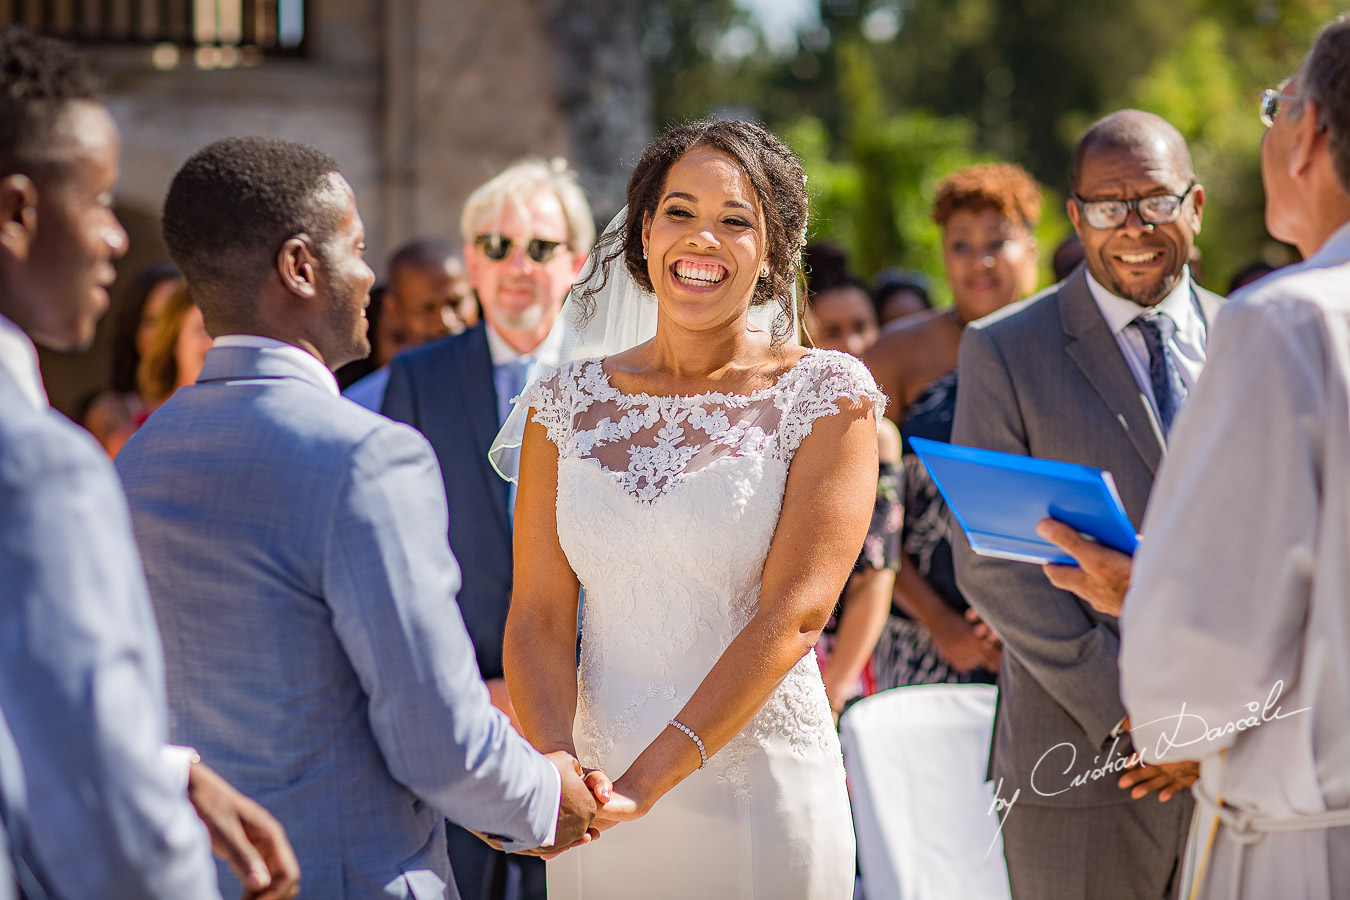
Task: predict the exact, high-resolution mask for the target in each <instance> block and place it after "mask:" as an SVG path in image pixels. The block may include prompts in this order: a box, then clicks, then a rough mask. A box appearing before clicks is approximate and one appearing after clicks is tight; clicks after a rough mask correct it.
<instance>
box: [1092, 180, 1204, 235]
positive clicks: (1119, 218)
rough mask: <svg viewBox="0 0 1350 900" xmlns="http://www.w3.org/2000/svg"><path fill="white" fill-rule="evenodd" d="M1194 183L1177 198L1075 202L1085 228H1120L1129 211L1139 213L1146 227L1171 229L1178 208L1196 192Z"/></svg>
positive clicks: (1128, 215)
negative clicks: (1088, 226) (1160, 226)
mask: <svg viewBox="0 0 1350 900" xmlns="http://www.w3.org/2000/svg"><path fill="white" fill-rule="evenodd" d="M1195 186H1196V182H1194V181H1192V182H1191V186H1190V187H1188V188H1186V190H1185V191H1183V192H1182V193H1180V194H1151V195H1149V196H1147V197H1139V198H1138V199H1136V200H1084V199H1083V198H1082V197H1080V196H1078V195H1077V194H1074V195H1073V199H1074V202H1075V203H1077V204H1078V208H1079V209H1081V210H1082V211H1083V218H1084V219H1086V220H1087V223H1088V225H1090V226H1091V227H1093V228H1096V229H1099V230H1105V229H1107V228H1119V227H1120V226H1122V225H1124V224H1125V220H1126V219H1128V218H1129V217H1130V211H1131V210H1133V211H1135V212H1137V213H1139V219H1140V221H1142V222H1143V223H1144V224H1145V225H1171V224H1172V223H1173V222H1175V221H1176V220H1177V219H1179V218H1181V206H1182V204H1183V203H1185V202H1186V198H1187V197H1189V196H1190V195H1191V191H1193V190H1195Z"/></svg>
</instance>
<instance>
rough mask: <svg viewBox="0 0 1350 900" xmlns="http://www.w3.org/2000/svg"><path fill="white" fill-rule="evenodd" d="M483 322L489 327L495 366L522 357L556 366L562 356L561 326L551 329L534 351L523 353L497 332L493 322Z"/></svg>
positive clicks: (490, 348) (488, 338) (489, 350)
mask: <svg viewBox="0 0 1350 900" xmlns="http://www.w3.org/2000/svg"><path fill="white" fill-rule="evenodd" d="M561 320H562V315H561V314H559V316H558V319H557V321H561ZM483 324H484V325H485V326H486V327H487V341H488V352H489V353H491V354H492V365H493V366H504V365H506V364H507V363H510V362H515V361H516V360H518V359H521V358H522V357H523V358H525V359H529V360H538V361H539V362H541V363H543V364H544V365H546V366H556V365H557V364H558V359H559V358H560V357H561V356H562V339H563V330H562V328H561V327H554V328H551V329H549V332H548V337H546V338H544V340H543V342H542V343H541V344H540V345H539V346H538V347H535V348H534V352H533V353H521V352H520V351H518V350H516V348H515V347H512V346H511V345H510V344H508V343H507V342H506V338H504V337H502V336H501V335H500V334H498V333H497V329H495V328H493V327H492V323H491V322H488V321H486V320H484V322H483ZM555 324H556V323H555Z"/></svg>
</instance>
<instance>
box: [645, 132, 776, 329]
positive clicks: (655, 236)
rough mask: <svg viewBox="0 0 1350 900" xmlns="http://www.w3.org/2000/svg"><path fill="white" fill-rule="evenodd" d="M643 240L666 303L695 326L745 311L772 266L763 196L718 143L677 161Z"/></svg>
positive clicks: (663, 304) (710, 324)
mask: <svg viewBox="0 0 1350 900" xmlns="http://www.w3.org/2000/svg"><path fill="white" fill-rule="evenodd" d="M642 244H643V248H644V249H645V250H646V251H647V273H648V275H649V276H650V277H651V280H652V288H653V290H654V291H655V292H656V296H657V298H658V300H659V301H660V303H661V307H662V309H663V310H664V311H665V312H666V313H667V314H668V315H670V316H673V317H674V318H675V319H676V320H677V321H679V322H680V323H681V324H682V325H685V326H686V327H689V328H694V329H702V328H708V327H713V326H716V325H720V324H724V323H726V322H729V321H732V320H734V319H736V318H738V317H740V316H743V315H744V314H745V311H746V310H747V309H748V308H749V306H750V300H751V297H752V295H753V294H754V291H755V282H756V280H757V279H758V278H759V277H760V275H761V274H762V273H764V272H765V271H766V263H765V261H764V244H765V238H764V216H763V213H762V212H761V208H760V203H759V197H758V196H757V195H756V193H755V189H754V186H753V185H751V183H750V178H749V177H748V176H747V175H746V174H745V171H744V170H743V169H742V168H741V167H740V165H739V164H737V162H736V161H735V160H734V159H732V158H731V157H730V156H728V155H727V154H725V153H722V152H721V151H719V150H714V149H712V148H711V147H695V148H693V149H692V150H690V151H689V152H688V153H685V154H684V155H683V156H681V157H680V158H679V159H677V160H676V161H675V163H674V164H673V165H672V166H671V167H670V171H669V172H668V173H667V174H666V183H665V186H664V188H663V189H662V191H661V196H660V199H659V200H658V201H657V204H656V211H655V212H654V213H649V214H647V216H646V218H645V219H644V221H643V229H642Z"/></svg>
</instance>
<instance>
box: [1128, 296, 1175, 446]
mask: <svg viewBox="0 0 1350 900" xmlns="http://www.w3.org/2000/svg"><path fill="white" fill-rule="evenodd" d="M1130 326H1131V327H1133V328H1134V329H1136V330H1137V331H1138V332H1139V333H1140V334H1141V335H1142V336H1143V338H1144V346H1145V347H1147V348H1148V380H1149V385H1150V387H1152V388H1153V401H1154V403H1155V404H1157V407H1158V424H1159V425H1161V426H1162V433H1163V437H1164V438H1166V437H1167V436H1168V435H1169V434H1170V433H1171V431H1172V422H1173V421H1174V420H1175V419H1176V417H1177V413H1178V412H1180V411H1181V404H1183V403H1185V402H1186V383H1185V382H1184V381H1182V380H1181V369H1180V368H1179V367H1178V366H1177V363H1176V360H1174V359H1173V358H1172V354H1170V353H1168V352H1167V345H1168V343H1170V342H1171V340H1172V335H1173V333H1174V332H1175V331H1176V323H1175V322H1173V321H1172V320H1171V318H1170V317H1168V315H1167V314H1166V313H1160V312H1159V313H1146V314H1145V315H1142V316H1139V317H1138V318H1136V319H1134V320H1133V321H1132V322H1130Z"/></svg>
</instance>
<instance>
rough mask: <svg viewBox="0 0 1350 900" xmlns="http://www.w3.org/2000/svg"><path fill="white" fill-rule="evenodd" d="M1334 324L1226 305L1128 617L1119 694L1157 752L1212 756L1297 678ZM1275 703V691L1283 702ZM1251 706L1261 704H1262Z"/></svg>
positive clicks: (1152, 516) (1165, 474) (1303, 307)
mask: <svg viewBox="0 0 1350 900" xmlns="http://www.w3.org/2000/svg"><path fill="white" fill-rule="evenodd" d="M1323 335H1324V330H1323V328H1322V322H1321V318H1320V313H1319V311H1318V310H1317V309H1316V308H1315V307H1314V306H1312V305H1310V304H1304V303H1299V302H1298V301H1295V300H1290V299H1287V298H1280V297H1269V296H1268V298H1267V302H1255V303H1248V302H1243V301H1239V302H1236V303H1232V304H1230V305H1228V306H1227V307H1225V309H1224V310H1223V311H1222V312H1221V313H1220V314H1219V316H1218V318H1217V321H1216V322H1215V324H1214V327H1213V333H1212V335H1211V340H1210V352H1209V360H1208V362H1207V363H1206V367H1205V371H1204V373H1203V375H1202V376H1201V378H1200V381H1199V383H1198V384H1197V386H1196V389H1195V391H1194V392H1193V393H1192V395H1191V397H1190V400H1189V402H1188V404H1187V406H1186V408H1185V410H1184V411H1183V413H1182V416H1181V418H1180V420H1179V421H1178V423H1177V428H1176V429H1175V430H1174V432H1173V435H1172V443H1171V446H1170V448H1169V455H1168V459H1167V461H1166V462H1165V464H1164V466H1163V468H1162V472H1161V473H1160V477H1159V479H1158V481H1157V483H1156V484H1155V486H1154V489H1153V494H1152V495H1151V497H1150V500H1149V510H1148V514H1147V515H1146V517H1145V519H1144V530H1143V534H1144V540H1143V545H1142V547H1141V549H1140V552H1139V553H1138V555H1137V556H1136V558H1135V563H1134V576H1133V584H1132V586H1131V589H1130V592H1129V595H1128V596H1127V598H1126V600H1125V605H1124V610H1123V612H1122V614H1121V618H1120V633H1121V655H1120V665H1121V692H1122V696H1123V698H1124V701H1125V705H1126V708H1127V709H1128V710H1129V712H1130V717H1131V724H1132V729H1133V734H1134V743H1135V747H1136V748H1137V749H1138V750H1139V751H1140V752H1142V753H1143V754H1144V757H1145V758H1146V759H1149V760H1151V761H1176V760H1182V759H1203V758H1206V757H1210V756H1213V755H1214V754H1216V753H1218V752H1219V751H1220V750H1223V749H1225V748H1227V747H1229V746H1231V745H1232V744H1233V742H1234V740H1235V739H1236V736H1237V735H1238V734H1240V733H1241V732H1242V731H1243V730H1245V728H1248V727H1254V726H1253V725H1252V717H1253V716H1255V717H1256V719H1258V720H1259V719H1260V718H1261V716H1262V714H1263V713H1265V714H1266V715H1267V716H1268V715H1270V712H1269V711H1268V710H1266V709H1265V707H1266V704H1267V700H1268V698H1269V697H1270V696H1271V694H1272V691H1273V690H1276V686H1277V685H1279V684H1281V683H1283V685H1285V686H1286V690H1285V692H1284V694H1285V699H1284V702H1283V704H1282V705H1283V706H1284V707H1285V708H1284V712H1285V713H1289V712H1291V711H1292V707H1294V706H1297V705H1298V704H1297V703H1296V702H1290V701H1291V699H1292V698H1291V696H1290V692H1289V690H1288V688H1289V687H1290V686H1291V685H1292V682H1293V681H1294V679H1295V678H1296V673H1297V665H1298V655H1299V650H1300V646H1301V642H1302V636H1303V627H1304V620H1305V616H1306V613H1307V608H1308V598H1309V591H1310V582H1311V577H1312V568H1313V562H1314V549H1315V545H1316V539H1317V521H1318V509H1319V505H1320V499H1321V483H1320V477H1319V472H1320V468H1321V455H1322V453H1323V441H1324V437H1323V428H1324V418H1323V406H1324V403H1325V397H1326V392H1325V386H1324V372H1325V370H1326V360H1325V359H1324V355H1325V350H1324V349H1323V346H1324V345H1323ZM1277 699H1278V698H1277ZM1252 704H1254V705H1255V708H1254V709H1253V706H1252Z"/></svg>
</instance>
